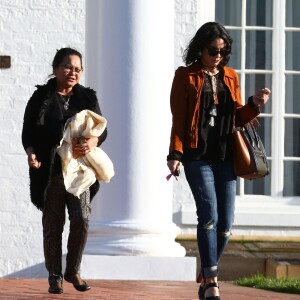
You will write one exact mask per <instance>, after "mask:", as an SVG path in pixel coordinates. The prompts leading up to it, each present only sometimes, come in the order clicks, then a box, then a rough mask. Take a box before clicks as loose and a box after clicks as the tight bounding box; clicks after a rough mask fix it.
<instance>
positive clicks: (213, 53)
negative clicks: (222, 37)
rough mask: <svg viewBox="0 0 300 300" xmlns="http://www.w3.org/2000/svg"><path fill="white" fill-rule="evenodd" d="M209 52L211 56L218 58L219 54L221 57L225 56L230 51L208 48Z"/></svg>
mask: <svg viewBox="0 0 300 300" xmlns="http://www.w3.org/2000/svg"><path fill="white" fill-rule="evenodd" d="M207 50H208V54H209V55H210V56H217V55H218V54H220V55H221V56H225V55H227V54H228V51H227V50H226V49H220V50H217V49H216V48H207Z"/></svg>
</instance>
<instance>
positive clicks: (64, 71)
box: [54, 55, 82, 88]
mask: <svg viewBox="0 0 300 300" xmlns="http://www.w3.org/2000/svg"><path fill="white" fill-rule="evenodd" d="M54 75H55V76H56V81H57V85H58V86H60V87H61V88H72V87H73V86H74V85H75V84H77V83H78V82H79V80H80V78H81V75H82V66H81V60H80V57H79V56H77V55H69V56H66V57H65V59H64V60H63V62H62V63H61V64H60V65H59V67H58V68H56V69H55V70H54Z"/></svg>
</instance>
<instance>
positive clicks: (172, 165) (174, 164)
mask: <svg viewBox="0 0 300 300" xmlns="http://www.w3.org/2000/svg"><path fill="white" fill-rule="evenodd" d="M167 165H168V168H169V170H170V172H171V173H172V174H174V173H175V172H176V171H177V172H179V169H180V161H179V160H168V163H167Z"/></svg>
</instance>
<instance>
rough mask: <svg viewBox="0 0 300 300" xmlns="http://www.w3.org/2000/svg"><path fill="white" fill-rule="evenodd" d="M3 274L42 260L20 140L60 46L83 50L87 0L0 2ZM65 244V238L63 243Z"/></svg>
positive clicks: (0, 270) (0, 245) (0, 257)
mask: <svg viewBox="0 0 300 300" xmlns="http://www.w3.org/2000/svg"><path fill="white" fill-rule="evenodd" d="M0 31H1V35H0V55H9V56H11V60H12V66H11V68H10V69H0V78H1V79H0V95H1V110H0V128H1V135H0V183H1V184H0V201H1V202H0V203H1V206H0V277H1V276H5V275H8V274H12V273H14V272H16V271H18V270H22V269H24V268H26V267H28V266H31V265H35V264H37V263H39V262H43V260H44V259H43V247H42V226H41V212H40V211H38V210H37V209H36V208H35V207H34V206H33V205H32V204H31V202H30V199H29V180H28V167H27V162H26V155H25V152H24V150H23V147H22V144H21V130H22V123H23V114H24V109H25V105H26V103H27V101H28V99H29V97H30V96H31V94H32V93H33V92H34V90H35V88H34V86H35V85H36V84H43V83H45V80H46V79H47V76H48V75H49V74H50V73H51V71H52V70H51V63H52V59H53V57H54V55H55V52H56V49H59V48H61V47H65V46H72V47H75V48H76V49H78V50H79V51H81V52H83V50H84V40H85V1H84V0H12V1H9V0H0ZM64 245H65V242H64Z"/></svg>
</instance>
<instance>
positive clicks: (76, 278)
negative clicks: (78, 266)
mask: <svg viewBox="0 0 300 300" xmlns="http://www.w3.org/2000/svg"><path fill="white" fill-rule="evenodd" d="M64 277H65V281H67V282H70V283H72V284H73V286H74V288H75V289H76V290H77V291H79V292H86V291H88V290H90V289H91V287H90V286H89V285H88V284H87V283H86V282H85V281H84V280H82V279H81V277H80V275H79V274H78V273H77V274H73V275H69V274H65V276H64Z"/></svg>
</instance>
